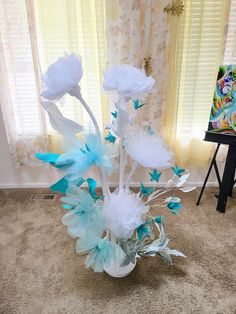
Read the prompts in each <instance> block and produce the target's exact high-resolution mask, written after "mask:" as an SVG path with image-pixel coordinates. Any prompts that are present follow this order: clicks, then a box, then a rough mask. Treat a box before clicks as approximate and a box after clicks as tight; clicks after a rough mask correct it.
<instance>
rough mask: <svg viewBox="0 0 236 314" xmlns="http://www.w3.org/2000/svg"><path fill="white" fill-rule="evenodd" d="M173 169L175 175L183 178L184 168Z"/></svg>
mask: <svg viewBox="0 0 236 314" xmlns="http://www.w3.org/2000/svg"><path fill="white" fill-rule="evenodd" d="M171 169H172V170H173V172H174V174H175V175H176V176H179V177H181V175H182V173H183V172H184V171H185V169H184V168H179V167H178V166H177V165H176V166H175V167H171Z"/></svg>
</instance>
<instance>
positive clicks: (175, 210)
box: [167, 202, 183, 215]
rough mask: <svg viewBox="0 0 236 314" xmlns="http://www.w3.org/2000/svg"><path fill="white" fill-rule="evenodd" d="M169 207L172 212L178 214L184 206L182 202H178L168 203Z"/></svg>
mask: <svg viewBox="0 0 236 314" xmlns="http://www.w3.org/2000/svg"><path fill="white" fill-rule="evenodd" d="M167 207H168V208H169V210H170V212H171V213H172V214H174V215H176V214H178V213H179V212H180V209H181V208H183V206H182V204H180V203H176V202H170V203H168V204H167Z"/></svg>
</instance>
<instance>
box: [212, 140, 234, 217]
mask: <svg viewBox="0 0 236 314" xmlns="http://www.w3.org/2000/svg"><path fill="white" fill-rule="evenodd" d="M235 165H236V146H233V145H230V146H229V148H228V154H227V158H226V162H225V169H224V174H223V178H222V183H221V188H220V195H219V199H218V203H217V208H216V210H217V211H218V212H221V213H224V212H225V207H226V204H227V198H228V196H229V194H230V192H231V190H232V182H233V180H234V173H235Z"/></svg>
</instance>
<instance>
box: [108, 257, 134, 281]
mask: <svg viewBox="0 0 236 314" xmlns="http://www.w3.org/2000/svg"><path fill="white" fill-rule="evenodd" d="M135 266H136V261H135V263H134V264H133V263H129V264H128V265H127V266H124V267H121V266H120V263H116V261H113V262H112V263H111V264H110V265H109V266H108V267H105V268H104V270H105V272H106V273H107V274H108V275H110V276H111V277H115V278H121V277H125V276H128V275H129V274H130V273H131V272H132V270H133V269H134V267H135Z"/></svg>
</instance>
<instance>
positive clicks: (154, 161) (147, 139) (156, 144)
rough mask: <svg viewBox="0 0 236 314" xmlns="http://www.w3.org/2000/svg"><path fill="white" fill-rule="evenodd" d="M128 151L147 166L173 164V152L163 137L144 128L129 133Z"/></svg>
mask: <svg viewBox="0 0 236 314" xmlns="http://www.w3.org/2000/svg"><path fill="white" fill-rule="evenodd" d="M126 151H127V153H128V154H129V155H130V157H131V158H132V159H133V160H135V161H137V162H138V163H139V164H140V165H141V166H143V167H145V168H153V169H164V168H169V167H170V166H171V164H170V160H171V158H172V153H171V152H170V151H169V150H168V149H167V148H166V147H165V144H164V143H163V141H162V139H161V138H160V137H158V136H156V135H154V134H149V133H148V132H146V131H144V130H137V131H133V132H132V133H130V134H128V136H127V139H126Z"/></svg>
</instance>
